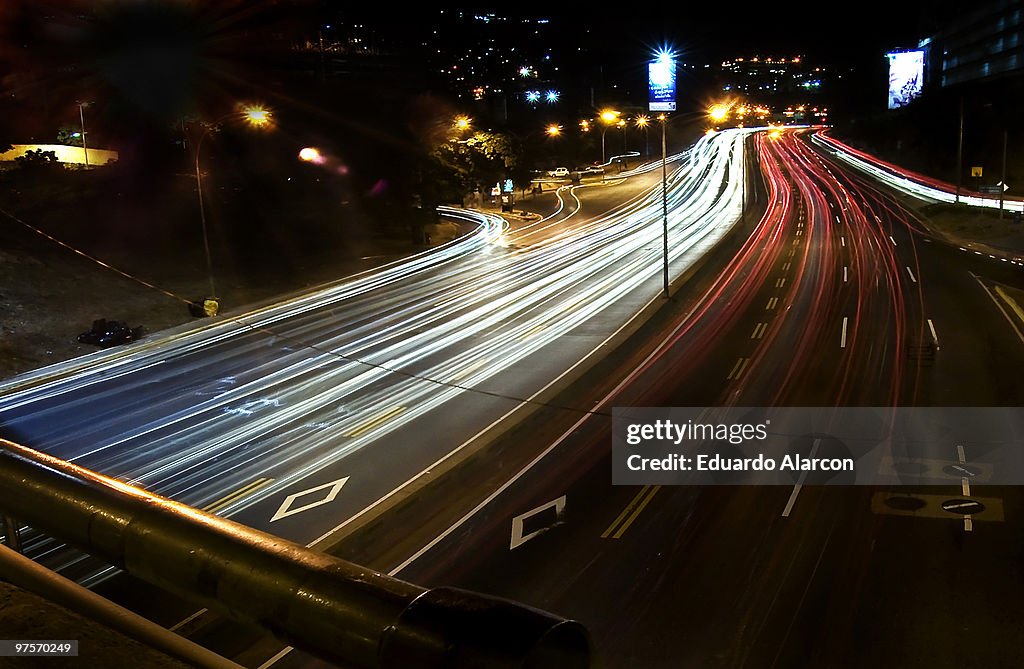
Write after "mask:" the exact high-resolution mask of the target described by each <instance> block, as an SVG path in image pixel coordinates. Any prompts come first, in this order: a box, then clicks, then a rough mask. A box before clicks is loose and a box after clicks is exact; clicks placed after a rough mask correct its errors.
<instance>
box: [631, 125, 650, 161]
mask: <svg viewBox="0 0 1024 669" xmlns="http://www.w3.org/2000/svg"><path fill="white" fill-rule="evenodd" d="M633 124H634V125H635V126H636V127H638V128H641V129H642V130H643V131H644V160H647V154H648V153H650V148H651V147H650V146H649V142H648V141H647V126H649V125H650V124H651V117H650V116H647V115H646V114H640V115H639V116H637V117H636V118H635V119H633Z"/></svg>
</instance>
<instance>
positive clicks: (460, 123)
mask: <svg viewBox="0 0 1024 669" xmlns="http://www.w3.org/2000/svg"><path fill="white" fill-rule="evenodd" d="M472 123H473V121H472V119H470V118H469V117H468V116H456V117H455V123H454V124H453V126H454V127H455V129H456V130H460V131H461V130H468V129H469V126H470V125H472Z"/></svg>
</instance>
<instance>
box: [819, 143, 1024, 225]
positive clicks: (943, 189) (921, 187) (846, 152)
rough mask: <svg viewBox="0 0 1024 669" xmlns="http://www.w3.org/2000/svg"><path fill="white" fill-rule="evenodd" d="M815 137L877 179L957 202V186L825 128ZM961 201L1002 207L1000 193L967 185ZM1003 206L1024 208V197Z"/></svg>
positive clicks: (923, 195)
mask: <svg viewBox="0 0 1024 669" xmlns="http://www.w3.org/2000/svg"><path fill="white" fill-rule="evenodd" d="M812 141H813V142H814V143H815V144H817V145H818V146H821V147H823V148H825V149H826V150H828V151H829V152H830V153H832V154H833V155H834V156H835V157H836V158H837V159H839V160H841V161H843V162H845V163H846V164H848V165H851V166H853V167H856V168H857V169H859V170H861V171H863V172H865V173H867V174H870V175H871V176H872V177H874V178H875V179H877V180H879V181H880V182H882V183H884V184H885V185H887V186H890V187H891V188H895V189H896V190H899V191H901V192H903V193H906V194H907V195H912V196H914V197H916V198H919V199H921V200H926V201H929V202H945V203H947V204H953V203H955V202H956V187H955V186H953V185H952V184H949V183H946V182H944V181H941V180H939V179H934V178H932V177H928V176H925V175H923V174H918V173H916V172H911V171H910V170H907V169H904V168H902V167H900V166H898V165H894V164H893V163H889V162H886V161H884V160H881V159H880V158H877V157H875V156H872V155H871V154H868V153H865V152H863V151H858V150H857V149H854V148H853V147H851V146H848V145H847V144H844V143H843V142H840V141H839V140H837V139H835V138H833V137H829V136H828V135H827V134H826V133H825V132H817V133H815V134H814V135H813V137H812ZM960 202H962V203H964V204H967V205H970V206H972V207H987V208H989V209H998V208H999V197H998V196H992V195H981V194H979V193H975V192H972V191H969V190H966V189H961V190H960ZM1003 208H1004V209H1006V210H1007V211H1024V201H1022V200H1020V199H1019V198H1006V199H1005V200H1004V201H1003Z"/></svg>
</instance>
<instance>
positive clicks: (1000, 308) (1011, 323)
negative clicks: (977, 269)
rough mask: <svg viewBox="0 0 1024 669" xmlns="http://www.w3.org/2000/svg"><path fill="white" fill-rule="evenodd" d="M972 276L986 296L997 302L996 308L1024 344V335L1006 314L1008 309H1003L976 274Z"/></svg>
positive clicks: (972, 273) (971, 273)
mask: <svg viewBox="0 0 1024 669" xmlns="http://www.w3.org/2000/svg"><path fill="white" fill-rule="evenodd" d="M970 275H971V276H973V277H974V280H975V281H977V282H978V285H979V286H981V287H982V289H984V291H985V293H986V294H988V297H989V299H991V300H992V301H993V302H995V304H996V306H997V307H998V308H999V311H1000V312H1002V314H1003V317H1004V318H1006V320H1007V322H1008V323H1009V324H1010V327H1011V328H1013V331H1014V332H1015V333H1016V334H1017V338H1018V339H1020V341H1021V343H1024V333H1021V331H1020V328H1018V327H1017V324H1016V323H1014V322H1013V319H1012V318H1010V314H1008V313H1007V312H1006V309H1004V308H1003V305H1002V304H1001V303H1000V302H999V299H998V298H997V297H996V296H995V295H993V294H992V291H991V290H989V289H988V286H986V285H985V284H984V283H982V281H981V279H979V278H978V277H977V276H975V274H974V272H970Z"/></svg>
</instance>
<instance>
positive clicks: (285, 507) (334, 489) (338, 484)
mask: <svg viewBox="0 0 1024 669" xmlns="http://www.w3.org/2000/svg"><path fill="white" fill-rule="evenodd" d="M348 479H349V477H348V476H346V477H345V478H343V479H338V480H337V481H332V482H330V483H325V484H323V485H318V486H317V487H315V488H310V489H309V490H303V491H302V492H297V493H295V494H294V495H288V496H287V497H285V498H284V502H282V503H281V508H279V509H278V510H277V513H275V514H274V517H273V518H271V519H270V522H274V521H275V520H280V519H282V518H287V517H288V516H294V515H295V514H297V513H302V512H303V511H308V510H310V509H312V508H314V507H318V506H323V505H324V504H329V503H331V502H333V501H334V498H335V497H337V496H338V493H339V492H341V488H342V486H344V485H345V483H346V482H347V481H348ZM322 490H326V491H327V494H326V496H325V497H324V498H323V499H321V500H318V501H316V502H310V503H309V504H305V505H303V506H300V507H296V508H294V509H293V508H291V506H292V503H294V502H295V500H297V499H298V498H300V497H305V496H306V495H312V494H314V493H318V492H320V491H322Z"/></svg>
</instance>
